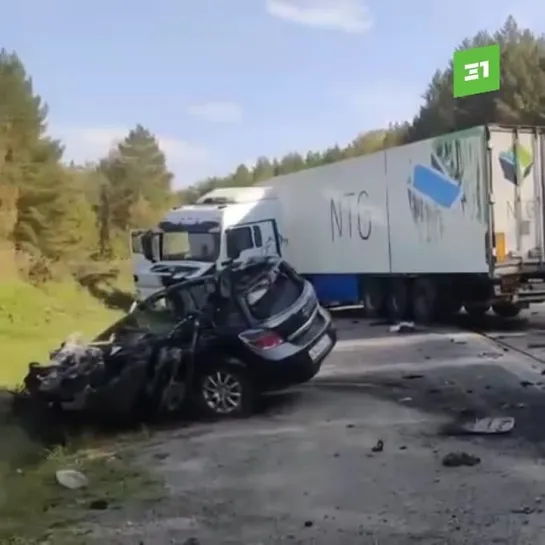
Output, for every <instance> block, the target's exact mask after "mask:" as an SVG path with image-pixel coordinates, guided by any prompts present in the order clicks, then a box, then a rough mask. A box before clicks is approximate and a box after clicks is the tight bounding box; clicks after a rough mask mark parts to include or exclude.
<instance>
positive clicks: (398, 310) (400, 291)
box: [386, 278, 410, 321]
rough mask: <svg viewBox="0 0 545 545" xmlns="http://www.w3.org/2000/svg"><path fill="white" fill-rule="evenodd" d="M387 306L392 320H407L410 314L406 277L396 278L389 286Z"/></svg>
mask: <svg viewBox="0 0 545 545" xmlns="http://www.w3.org/2000/svg"><path fill="white" fill-rule="evenodd" d="M388 288H389V289H388V293H387V295H386V308H387V311H388V318H390V319H391V320H392V321H400V320H406V319H408V318H409V314H410V312H409V311H410V304H409V303H410V301H409V287H408V284H407V281H406V280H405V279H404V278H394V279H393V280H391V282H390V284H389V286H388Z"/></svg>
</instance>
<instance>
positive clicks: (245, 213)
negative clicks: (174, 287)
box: [135, 126, 545, 321]
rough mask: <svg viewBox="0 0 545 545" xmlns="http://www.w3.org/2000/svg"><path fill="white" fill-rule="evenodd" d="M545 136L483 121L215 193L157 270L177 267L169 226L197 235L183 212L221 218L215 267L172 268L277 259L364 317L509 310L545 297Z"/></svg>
mask: <svg viewBox="0 0 545 545" xmlns="http://www.w3.org/2000/svg"><path fill="white" fill-rule="evenodd" d="M544 134H545V131H543V130H542V129H540V128H536V127H534V128H525V127H517V128H511V127H499V126H481V127H476V128H473V129H469V130H466V131H461V132H456V133H451V134H448V135H444V136H441V137H438V138H433V139H428V140H425V141H421V142H416V143H413V144H408V145H405V146H400V147H396V148H390V149H388V150H385V151H381V152H377V153H374V154H371V155H366V156H362V157H359V158H355V159H350V160H346V161H341V162H338V163H334V164H331V165H327V166H324V167H319V168H315V169H309V170H303V171H301V172H298V173H294V174H289V175H286V176H279V177H276V178H273V179H271V180H268V181H266V182H264V184H262V185H261V186H257V187H253V188H229V189H223V190H215V191H212V192H211V193H209V194H207V195H205V196H204V197H202V198H201V199H200V201H199V203H198V204H196V205H193V206H192V207H182V208H179V209H176V210H173V211H171V212H170V213H169V216H168V217H167V219H166V220H165V221H164V222H163V223H162V224H160V225H159V227H160V229H159V230H158V231H157V233H156V234H155V235H153V236H154V237H156V238H155V239H154V240H159V241H161V242H160V243H157V245H156V248H157V249H156V250H155V253H153V251H152V250H150V251H149V252H148V258H153V260H154V261H155V263H154V264H152V263H151V259H150V260H148V263H149V267H150V268H157V267H159V268H161V267H164V266H165V264H166V263H169V260H168V255H169V252H166V253H165V252H164V247H165V240H166V239H165V237H167V238H168V237H169V235H168V234H166V233H181V232H183V231H184V230H185V232H186V234H185V235H183V236H185V237H186V239H187V236H191V235H188V234H187V233H188V231H187V229H188V221H186V219H184V218H187V217H188V216H189V215H192V217H193V220H192V221H193V222H194V223H195V224H197V223H199V224H203V225H204V223H206V222H207V221H208V219H209V218H211V217H213V218H214V222H215V223H214V226H215V227H214V229H215V231H214V233H215V234H214V236H213V240H214V251H213V255H212V256H211V257H208V258H207V261H206V263H208V265H207V266H204V265H202V260H199V258H198V257H199V256H198V255H197V254H195V255H197V258H195V255H193V257H192V259H187V257H188V256H189V254H183V252H182V254H178V256H177V257H182V258H183V259H178V260H176V259H174V260H171V263H172V265H174V266H175V267H182V268H183V267H184V266H185V268H186V269H187V267H188V266H190V267H192V268H193V270H194V273H192V274H201V273H202V272H203V271H204V270H205V269H206V270H209V269H210V267H211V266H216V267H221V266H222V263H224V261H225V260H227V259H232V258H237V257H242V258H243V257H246V256H251V255H255V254H271V253H276V254H279V255H281V256H282V257H284V258H285V259H287V260H288V261H289V262H290V263H291V264H292V265H293V266H294V267H295V268H296V269H297V270H298V271H299V272H300V273H301V274H303V275H305V276H306V277H308V278H309V279H310V280H311V281H312V282H313V284H314V286H315V288H316V291H317V293H318V296H319V297H320V299H321V301H322V302H323V303H325V304H332V303H339V304H349V303H352V304H354V303H358V302H363V303H364V305H365V307H366V309H367V310H368V311H369V313H370V314H381V313H386V312H387V313H389V314H390V315H393V316H396V317H402V316H407V315H410V314H413V315H415V317H416V319H418V320H423V321H429V320H430V319H433V318H435V317H439V316H440V315H441V314H445V313H450V312H454V311H456V310H458V309H459V308H460V307H461V306H462V305H464V306H465V307H466V309H467V310H468V312H470V313H472V314H480V313H484V312H485V311H486V310H487V309H488V308H489V307H490V306H492V307H493V309H494V310H495V312H496V313H497V314H499V315H502V316H514V315H516V314H517V313H518V312H519V311H520V309H521V308H524V307H527V306H528V305H529V304H530V303H537V302H543V301H545V283H544V280H545V237H544V230H545V220H544V204H543V195H544V180H545V178H544V169H543V157H544V150H545V148H544V144H543V142H544ZM207 218H208V219H207ZM203 222H204V223H203ZM208 225H209V226H210V225H212V224H208ZM192 236H193V238H195V236H196V234H193V235H192ZM210 240H212V238H211V239H210ZM186 245H187V244H186ZM161 247H162V248H163V249H161ZM150 248H151V246H150ZM170 254H172V252H171V253H170ZM165 256H166V257H167V259H165ZM184 256H185V257H184ZM174 257H176V256H174ZM189 257H191V256H189ZM198 263H201V265H198ZM135 274H137V276H138V275H139V273H138V272H135ZM151 274H154V273H153V272H152V273H151ZM163 274H166V275H167V276H168V275H169V274H171V273H170V272H167V273H163ZM184 274H186V273H184Z"/></svg>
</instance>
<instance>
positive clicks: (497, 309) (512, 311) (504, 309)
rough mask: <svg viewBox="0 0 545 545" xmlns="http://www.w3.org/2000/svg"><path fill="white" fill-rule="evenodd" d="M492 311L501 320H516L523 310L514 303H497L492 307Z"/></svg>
mask: <svg viewBox="0 0 545 545" xmlns="http://www.w3.org/2000/svg"><path fill="white" fill-rule="evenodd" d="M492 310H493V311H494V314H496V316H499V317H500V318H515V317H516V316H518V315H519V314H520V311H521V308H520V307H519V306H517V305H514V304H513V303H497V304H495V305H492Z"/></svg>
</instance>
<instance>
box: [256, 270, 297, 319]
mask: <svg viewBox="0 0 545 545" xmlns="http://www.w3.org/2000/svg"><path fill="white" fill-rule="evenodd" d="M302 291H303V282H301V280H300V279H299V278H298V277H296V276H295V275H293V274H291V272H290V271H288V270H287V268H285V267H283V266H281V267H280V268H279V269H278V270H273V271H271V272H269V273H268V274H265V275H263V276H262V277H260V278H259V280H258V281H257V282H256V283H254V284H253V285H252V286H251V288H250V289H249V290H248V292H247V294H246V301H247V303H248V306H249V307H250V311H251V313H252V314H253V315H254V316H255V317H256V318H258V319H260V320H264V319H267V318H269V317H271V316H274V315H276V314H280V313H281V312H283V311H284V310H286V309H288V308H289V307H291V306H292V305H293V304H294V303H295V302H296V301H297V299H298V298H299V297H300V295H301V293H302Z"/></svg>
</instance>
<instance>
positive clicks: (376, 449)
mask: <svg viewBox="0 0 545 545" xmlns="http://www.w3.org/2000/svg"><path fill="white" fill-rule="evenodd" d="M371 450H372V451H373V452H382V451H383V450H384V441H383V440H382V439H379V440H378V441H377V444H376V445H375V446H374V447H373V448H372V449H371Z"/></svg>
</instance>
